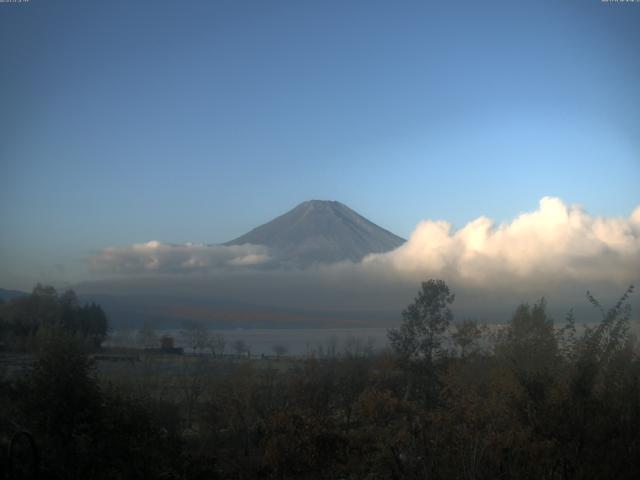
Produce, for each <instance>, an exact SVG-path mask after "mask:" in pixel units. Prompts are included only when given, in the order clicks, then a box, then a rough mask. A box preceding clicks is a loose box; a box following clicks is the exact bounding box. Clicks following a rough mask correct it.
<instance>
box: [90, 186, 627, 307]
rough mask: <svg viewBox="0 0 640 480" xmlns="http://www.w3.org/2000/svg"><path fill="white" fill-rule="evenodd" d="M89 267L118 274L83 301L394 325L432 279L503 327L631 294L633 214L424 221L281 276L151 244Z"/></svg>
mask: <svg viewBox="0 0 640 480" xmlns="http://www.w3.org/2000/svg"><path fill="white" fill-rule="evenodd" d="M271 253H273V252H271ZM265 265H268V266H269V268H264V267H265ZM91 266H92V269H93V270H94V271H99V272H109V273H112V274H113V273H116V274H120V275H116V276H113V275H112V276H111V278H109V279H105V280H100V281H98V282H87V283H85V284H83V285H82V286H81V287H80V290H81V291H84V292H92V293H97V292H100V293H109V292H113V293H116V294H123V293H134V294H136V293H137V294H171V295H176V296H184V295H187V296H189V298H195V297H200V298H202V299H208V298H212V296H215V297H216V298H225V299H233V300H236V301H241V302H247V303H251V304H256V305H271V306H281V307H292V308H303V309H315V310H335V311H337V310H341V311H346V310H350V311H356V310H358V311H364V310H366V311H371V312H381V311H385V312H390V315H393V316H390V318H395V316H396V315H397V313H398V312H399V311H400V310H401V309H402V308H403V307H404V306H406V305H407V304H408V303H409V302H410V301H411V299H412V298H413V296H414V294H415V292H416V290H417V289H418V287H419V282H421V281H424V280H427V279H429V278H442V279H444V280H445V281H447V283H448V284H449V285H450V286H451V287H452V288H453V290H454V291H455V292H456V293H457V299H456V305H457V308H458V309H459V312H462V313H463V314H464V315H469V316H478V317H482V318H503V317H504V315H507V314H508V312H509V311H512V309H513V308H515V306H516V305H517V304H518V303H519V302H522V301H535V300H537V299H538V298H540V297H541V296H545V297H547V299H548V300H549V301H550V304H551V305H555V306H556V307H557V310H556V312H557V313H558V314H563V313H562V312H566V310H567V309H568V308H574V307H577V308H583V307H585V301H584V293H585V291H586V290H587V289H590V290H592V291H594V292H595V293H596V295H597V296H598V298H600V299H601V300H602V301H603V302H604V303H605V304H608V303H609V302H611V301H615V300H616V299H617V297H618V296H619V295H620V294H621V293H622V292H623V291H624V289H625V288H626V287H627V286H628V285H629V284H636V285H638V283H640V207H638V208H636V209H635V210H634V212H633V213H632V214H631V216H630V217H628V218H622V217H599V216H593V215H591V214H589V213H588V212H586V211H585V210H584V209H583V208H581V207H580V206H576V205H567V204H565V203H564V202H563V201H562V200H560V199H558V198H551V197H545V198H543V199H542V200H541V201H540V205H539V207H538V208H537V209H536V210H534V211H532V212H528V213H523V214H520V215H518V216H517V217H516V218H515V219H513V220H512V221H510V222H507V223H503V224H496V223H495V222H494V221H492V220H490V219H488V218H486V217H480V218H478V219H476V220H473V221H471V222H469V223H468V224H467V225H465V226H464V227H463V228H460V229H458V230H454V229H453V227H452V226H451V224H449V223H447V222H444V221H432V220H425V221H423V222H421V223H419V224H418V226H417V227H416V229H415V230H414V232H413V233H412V234H411V236H410V238H409V240H408V241H407V242H406V243H405V244H404V245H402V246H400V247H399V248H397V249H396V250H394V251H391V252H387V253H383V254H373V255H369V256H367V257H365V258H364V259H363V260H362V261H361V262H357V263H353V262H342V263H337V264H330V265H315V266H312V267H308V268H304V269H298V270H296V269H291V268H286V269H284V268H283V269H279V268H278V267H277V255H270V252H269V250H268V249H266V247H261V246H257V245H242V246H229V247H227V246H207V245H191V244H186V245H167V244H162V243H159V242H149V243H146V244H139V245H132V246H126V247H111V248H108V249H105V250H104V251H102V252H100V253H99V254H98V255H96V256H95V257H93V258H92V259H91ZM637 297H638V295H634V298H633V299H632V300H633V303H634V310H637V308H639V307H640V304H639V303H638V299H637ZM394 312H395V313H394ZM503 319H504V318H503Z"/></svg>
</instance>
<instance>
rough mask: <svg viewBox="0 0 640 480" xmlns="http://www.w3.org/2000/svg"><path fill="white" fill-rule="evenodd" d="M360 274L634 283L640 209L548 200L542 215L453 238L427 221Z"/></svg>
mask: <svg viewBox="0 0 640 480" xmlns="http://www.w3.org/2000/svg"><path fill="white" fill-rule="evenodd" d="M362 264H363V267H365V268H368V269H370V270H376V271H387V272H389V271H392V272H395V273H396V274H399V275H403V276H409V277H428V276H437V275H445V276H448V277H452V278H454V279H456V280H457V282H458V283H463V284H466V285H469V286H481V285H487V284H491V285H494V286H495V285H498V284H508V283H511V282H514V281H515V282H524V283H529V282H547V281H549V280H573V281H579V282H581V283H585V282H614V283H616V284H624V283H625V282H632V281H637V280H638V277H640V207H638V208H636V209H635V210H634V212H633V213H632V215H631V217H630V218H629V219H624V218H616V217H609V218H607V217H594V216H591V215H590V214H588V213H587V212H586V211H585V210H583V209H582V208H581V207H580V206H577V205H571V206H568V205H566V204H565V203H564V202H563V201H562V200H560V199H558V198H553V197H545V198H543V199H542V200H541V201H540V205H539V208H538V209H537V210H535V211H533V212H529V213H523V214H521V215H519V216H518V217H517V218H515V219H514V220H513V221H511V222H509V223H506V224H502V225H496V224H495V223H494V222H493V221H492V220H490V219H488V218H486V217H480V218H478V219H476V220H473V221H471V222H469V223H468V224H467V225H466V226H464V227H463V228H461V229H459V230H457V231H453V230H452V227H451V225H450V224H449V223H447V222H444V221H431V220H426V221H423V222H421V223H420V224H419V225H418V226H417V228H416V229H415V230H414V232H413V233H412V235H411V237H410V238H409V240H408V242H407V243H406V244H404V245H402V246H401V247H400V248H398V249H396V250H394V251H392V252H388V253H384V254H376V255H369V256H368V257H366V258H365V259H364V260H363V262H362Z"/></svg>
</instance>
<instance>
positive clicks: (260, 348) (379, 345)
mask: <svg viewBox="0 0 640 480" xmlns="http://www.w3.org/2000/svg"><path fill="white" fill-rule="evenodd" d="M209 333H210V334H214V335H215V334H218V333H219V334H221V335H223V336H224V339H225V341H226V348H225V353H235V350H234V348H233V345H234V343H235V342H237V341H238V340H241V341H243V342H244V343H245V344H246V345H247V346H248V348H249V349H250V351H251V354H253V355H261V354H264V355H273V354H274V347H276V346H277V345H281V346H283V347H284V348H285V349H286V350H287V354H288V355H309V354H312V353H315V354H321V353H326V352H327V351H334V352H336V353H341V352H343V351H344V350H345V349H352V350H353V349H365V348H369V349H372V350H381V349H383V348H385V347H386V346H387V329H386V328H379V327H372V328H318V329H302V328H297V329H229V330H215V329H211V330H209ZM156 334H157V336H158V337H161V336H163V335H168V336H171V337H173V339H174V342H175V346H177V347H185V348H186V347H187V345H186V343H185V339H184V336H183V335H182V332H181V330H180V329H171V330H156ZM136 344H137V332H135V331H129V332H127V331H114V332H112V335H111V336H110V338H109V339H108V341H107V342H105V346H134V345H136ZM186 350H187V351H188V349H186Z"/></svg>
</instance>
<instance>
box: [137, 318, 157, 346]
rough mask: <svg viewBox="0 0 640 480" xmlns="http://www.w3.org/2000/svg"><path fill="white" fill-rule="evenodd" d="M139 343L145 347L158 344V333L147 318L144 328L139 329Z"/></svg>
mask: <svg viewBox="0 0 640 480" xmlns="http://www.w3.org/2000/svg"><path fill="white" fill-rule="evenodd" d="M137 340H138V345H141V346H142V347H144V348H153V347H157V346H158V334H157V333H156V331H155V329H154V328H153V325H152V324H151V322H149V321H148V320H146V321H145V322H144V323H143V324H142V328H140V330H138V339H137Z"/></svg>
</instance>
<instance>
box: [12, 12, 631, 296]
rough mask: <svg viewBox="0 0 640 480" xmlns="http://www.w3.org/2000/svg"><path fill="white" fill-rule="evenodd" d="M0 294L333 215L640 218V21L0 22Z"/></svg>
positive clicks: (59, 18)
mask: <svg viewBox="0 0 640 480" xmlns="http://www.w3.org/2000/svg"><path fill="white" fill-rule="evenodd" d="M0 66H1V68H0V215H1V218H2V229H1V230H0V286H4V287H14V288H16V287H18V288H28V287H29V286H30V285H32V284H33V283H34V282H35V281H38V280H43V281H54V282H74V281H77V280H79V279H81V278H83V275H84V271H85V267H84V265H85V264H84V259H85V258H86V257H88V256H90V255H91V254H92V253H93V252H96V251H98V250H100V249H102V248H104V247H106V246H108V245H126V244H130V243H136V242H145V241H148V240H152V239H156V240H161V241H166V242H187V241H193V242H206V243H216V242H223V241H226V240H229V239H231V238H234V237H236V236H238V235H240V234H242V233H244V232H245V231H247V230H248V229H250V228H252V227H254V226H256V225H258V224H260V223H263V222H265V221H267V220H269V219H271V218H273V217H274V216H276V215H278V214H280V213H283V212H284V211H286V210H288V209H290V208H292V207H293V206H295V205H296V204H297V203H300V202H301V201H304V200H307V199H311V198H319V199H336V200H340V201H342V202H343V203H345V204H347V205H349V206H350V207H352V208H354V209H355V210H356V211H358V212H359V213H361V214H363V215H365V216H366V217H368V218H370V219H371V220H373V221H374V222H376V223H378V224H380V225H382V226H384V227H385V228H388V229H390V230H392V231H394V232H395V233H397V234H399V235H403V236H408V235H409V234H410V233H411V231H412V230H413V229H414V227H415V225H416V223H417V222H418V221H420V220H421V219H425V218H430V219H446V220H449V221H451V222H452V223H453V224H454V225H455V226H458V227H460V226H463V225H464V224H465V223H466V222H468V221H469V220H472V219H474V218H476V217H478V216H479V215H487V216H489V217H491V218H494V219H496V220H497V221H505V220H509V219H511V218H513V217H515V216H516V215H517V214H518V213H519V212H522V211H528V210H532V209H534V208H536V206H537V204H538V201H539V199H540V198H541V197H543V196H545V195H554V196H558V197H561V198H563V199H564V200H565V201H567V202H568V203H580V204H582V205H584V206H585V208H587V209H588V210H589V211H590V212H591V213H593V214H596V215H608V216H611V215H619V216H625V217H626V216H628V215H629V214H630V213H631V211H632V210H633V208H634V207H635V206H636V205H638V204H639V203H640V194H639V193H638V192H640V189H639V188H638V185H640V4H638V3H630V4H618V3H602V2H600V1H599V0H580V1H577V0H568V1H563V2H558V1H557V0H556V1H553V0H549V1H546V0H536V1H526V2H525V1H523V2H514V1H508V2H507V1H504V2H503V1H487V2H477V1H468V2H465V1H456V2H425V1H416V2H375V1H366V2H365V1H362V2H348V1H336V2H330V1H321V2H301V1H290V2H275V1H273V2H264V1H256V2H244V1H190V2H161V1H154V2H145V1H126V2H121V1H108V2H103V1H73V2H72V1H64V0H61V1H56V2H52V1H44V0H31V1H30V2H28V3H24V4H0Z"/></svg>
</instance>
